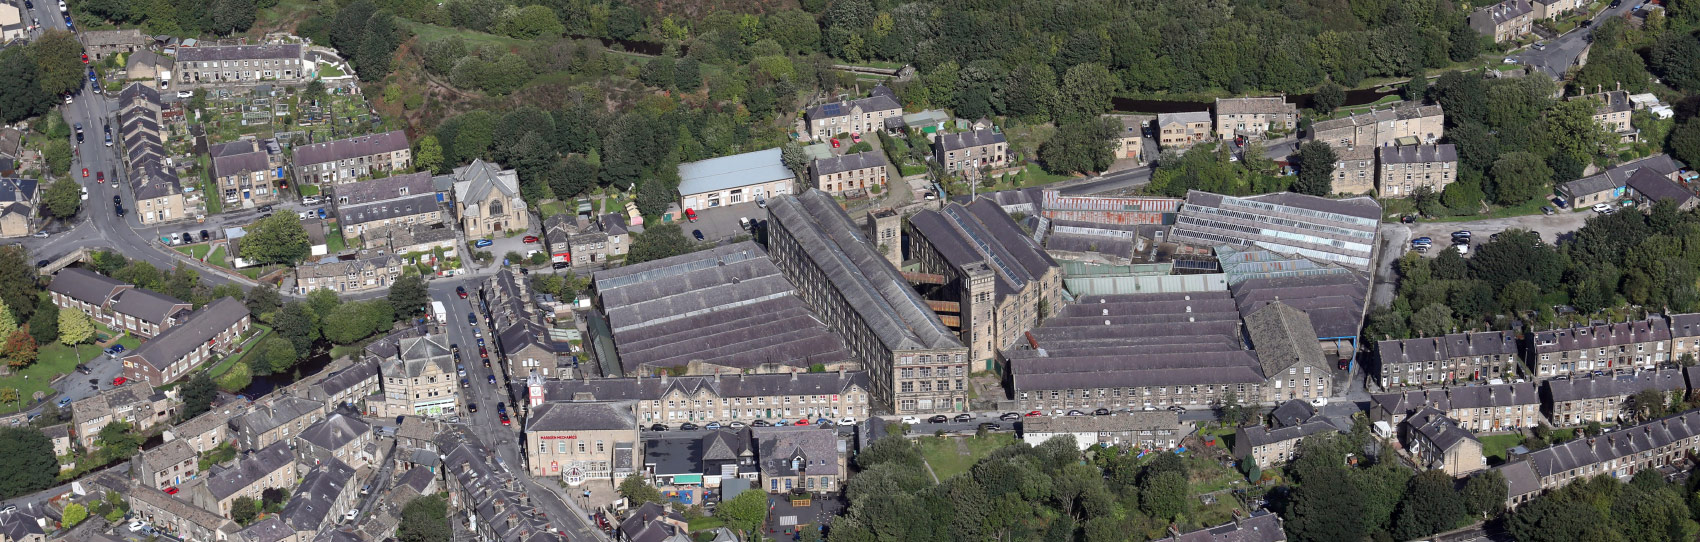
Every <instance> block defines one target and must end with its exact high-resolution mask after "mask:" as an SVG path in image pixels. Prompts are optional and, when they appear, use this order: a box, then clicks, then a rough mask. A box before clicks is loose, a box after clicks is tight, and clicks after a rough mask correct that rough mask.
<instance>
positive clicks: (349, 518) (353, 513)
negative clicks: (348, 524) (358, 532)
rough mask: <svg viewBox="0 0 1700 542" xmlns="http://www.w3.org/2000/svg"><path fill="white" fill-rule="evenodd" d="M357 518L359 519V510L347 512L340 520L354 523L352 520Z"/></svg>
mask: <svg viewBox="0 0 1700 542" xmlns="http://www.w3.org/2000/svg"><path fill="white" fill-rule="evenodd" d="M357 517H360V511H359V510H349V511H348V513H347V514H343V515H342V519H344V520H346V521H354V518H357Z"/></svg>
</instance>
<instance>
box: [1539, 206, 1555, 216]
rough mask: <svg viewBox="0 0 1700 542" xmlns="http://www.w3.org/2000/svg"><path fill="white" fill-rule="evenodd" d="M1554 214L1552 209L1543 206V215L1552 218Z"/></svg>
mask: <svg viewBox="0 0 1700 542" xmlns="http://www.w3.org/2000/svg"><path fill="white" fill-rule="evenodd" d="M1554 212H1555V211H1553V210H1552V208H1551V207H1547V206H1544V205H1543V206H1541V214H1543V215H1547V216H1552V214H1553V213H1554Z"/></svg>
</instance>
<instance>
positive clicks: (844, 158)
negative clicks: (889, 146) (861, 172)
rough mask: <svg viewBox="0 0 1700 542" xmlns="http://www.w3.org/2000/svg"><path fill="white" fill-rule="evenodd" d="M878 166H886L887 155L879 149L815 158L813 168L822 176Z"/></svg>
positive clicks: (817, 174)
mask: <svg viewBox="0 0 1700 542" xmlns="http://www.w3.org/2000/svg"><path fill="white" fill-rule="evenodd" d="M876 167H885V155H884V154H881V153H880V152H879V151H865V152H858V153H855V154H844V155H839V156H834V157H832V158H825V159H821V160H815V163H814V168H813V169H814V172H815V175H816V176H820V175H832V174H834V173H843V172H846V171H856V170H858V169H867V168H876Z"/></svg>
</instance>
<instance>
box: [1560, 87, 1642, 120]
mask: <svg viewBox="0 0 1700 542" xmlns="http://www.w3.org/2000/svg"><path fill="white" fill-rule="evenodd" d="M1569 99H1570V100H1571V101H1575V100H1594V101H1595V102H1597V103H1596V104H1595V105H1594V115H1596V116H1598V115H1609V114H1611V113H1623V112H1625V111H1629V110H1631V109H1634V108H1635V104H1634V103H1632V102H1630V101H1629V91H1627V90H1608V91H1605V92H1596V93H1593V94H1586V95H1582V96H1571V97H1570V98H1569Z"/></svg>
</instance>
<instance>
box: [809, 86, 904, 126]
mask: <svg viewBox="0 0 1700 542" xmlns="http://www.w3.org/2000/svg"><path fill="white" fill-rule="evenodd" d="M882 88H885V87H884V86H877V87H874V92H872V93H871V94H872V96H869V97H867V98H861V99H858V100H849V101H843V102H831V103H824V104H820V105H817V106H814V107H811V108H809V109H808V111H805V112H804V114H805V116H806V118H807V119H808V120H809V121H814V120H815V119H825V118H833V117H842V116H845V115H849V114H850V110H851V109H852V108H856V107H861V108H862V113H863V114H868V113H872V112H874V111H890V110H892V109H899V110H901V109H903V106H902V105H898V103H897V100H896V99H894V97H893V96H894V95H893V94H891V93H890V89H886V90H885V92H880V89H882ZM900 112H901V111H900Z"/></svg>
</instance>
